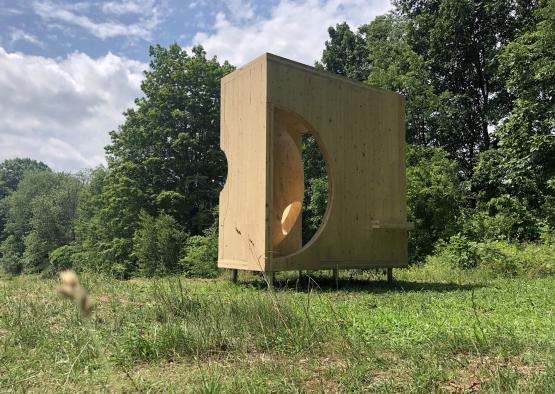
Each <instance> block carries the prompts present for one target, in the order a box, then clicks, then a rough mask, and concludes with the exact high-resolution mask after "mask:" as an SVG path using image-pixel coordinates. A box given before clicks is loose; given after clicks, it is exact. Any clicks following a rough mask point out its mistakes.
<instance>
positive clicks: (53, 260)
mask: <svg viewBox="0 0 555 394" xmlns="http://www.w3.org/2000/svg"><path fill="white" fill-rule="evenodd" d="M80 252H81V249H80V247H79V246H78V245H75V244H69V245H63V246H60V247H59V248H57V249H54V250H53V251H51V252H50V253H49V255H48V274H51V275H53V274H56V273H58V272H60V271H64V270H67V269H72V268H74V269H80V268H81V266H80V261H79V259H78V257H79V255H80Z"/></svg>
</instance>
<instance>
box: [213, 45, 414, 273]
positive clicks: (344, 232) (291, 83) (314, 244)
mask: <svg viewBox="0 0 555 394" xmlns="http://www.w3.org/2000/svg"><path fill="white" fill-rule="evenodd" d="M404 127H405V121H404V98H403V97H402V96H401V95H398V94H396V93H392V92H388V91H385V90H382V89H377V88H372V87H369V86H367V85H364V84H361V83H358V82H354V81H351V80H348V79H346V78H342V77H339V76H336V75H334V74H330V73H326V72H321V71H318V70H315V69H314V68H312V67H309V66H305V65H302V64H300V63H296V62H292V61H290V60H287V59H283V58H280V57H278V56H275V55H271V54H265V55H263V56H261V57H259V58H257V59H255V60H254V61H253V62H251V63H249V64H247V65H246V66H244V67H242V68H240V69H238V70H236V71H235V72H233V73H231V74H230V75H228V76H227V77H225V78H224V79H223V80H222V128H221V132H222V137H221V143H222V149H223V150H224V151H225V153H226V156H227V158H228V166H229V170H228V171H229V172H228V179H227V183H226V186H225V188H224V190H223V191H222V193H221V195H220V240H219V246H220V250H219V261H218V265H219V266H220V267H227V268H239V269H249V270H260V271H270V272H271V271H283V270H303V269H337V268H340V269H344V268H372V267H399V266H404V265H406V264H407V262H408V256H407V232H408V229H409V228H410V224H409V223H407V211H406V181H405V178H406V176H405V129H404ZM303 132H310V133H312V134H313V135H314V137H315V139H316V141H317V143H318V144H319V147H320V150H321V151H322V154H323V156H324V159H325V160H326V169H327V173H328V178H329V181H330V185H329V186H330V187H329V196H328V207H327V211H326V214H325V216H324V220H323V223H322V225H321V227H320V229H319V230H318V231H317V232H316V234H315V236H314V237H313V239H312V240H310V241H309V242H308V243H307V244H306V245H301V244H300V232H301V227H300V226H301V217H300V214H298V212H297V211H298V208H299V206H298V205H297V204H296V203H297V202H298V200H299V196H302V192H303V189H302V187H303V186H302V185H303V174H302V171H299V169H302V163H300V162H299V161H300V141H301V138H300V136H301V133H303ZM295 149H297V150H296V151H295ZM288 175H289V177H288ZM300 198H302V197H300ZM287 209H289V211H286V210H287ZM236 229H238V230H239V231H240V232H241V234H238V233H237V231H236ZM253 251H254V252H255V253H253Z"/></svg>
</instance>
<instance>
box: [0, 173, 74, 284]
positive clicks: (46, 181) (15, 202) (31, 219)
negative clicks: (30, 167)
mask: <svg viewBox="0 0 555 394" xmlns="http://www.w3.org/2000/svg"><path fill="white" fill-rule="evenodd" d="M80 187H81V183H80V181H79V180H78V179H77V178H75V177H74V176H72V175H68V174H63V173H54V172H51V171H40V172H31V173H28V174H27V175H26V176H25V177H24V178H23V179H22V180H21V182H20V183H19V186H18V188H17V190H16V191H14V192H12V193H11V194H10V195H9V196H8V197H7V198H6V226H5V235H6V239H5V240H4V241H3V242H2V243H1V244H0V252H1V253H2V258H1V259H0V264H1V265H2V266H3V267H4V269H5V270H6V271H9V272H12V273H19V272H28V273H31V272H38V271H41V270H43V269H44V268H45V267H46V266H47V264H48V254H49V252H51V251H52V250H54V249H56V248H57V247H59V246H61V245H65V244H69V243H71V242H73V241H74V240H75V232H74V218H75V212H76V208H77V200H78V195H79V190H80Z"/></svg>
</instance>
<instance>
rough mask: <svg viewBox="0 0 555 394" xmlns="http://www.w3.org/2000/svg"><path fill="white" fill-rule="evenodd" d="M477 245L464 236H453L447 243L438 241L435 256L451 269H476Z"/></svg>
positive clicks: (477, 261) (478, 258) (478, 256)
mask: <svg viewBox="0 0 555 394" xmlns="http://www.w3.org/2000/svg"><path fill="white" fill-rule="evenodd" d="M478 249H479V248H478V243H477V242H474V241H470V240H469V239H468V238H466V237H465V236H464V235H460V234H457V235H453V236H452V237H450V238H449V241H447V242H445V241H440V242H439V243H438V245H437V247H436V253H435V254H436V256H438V257H439V258H440V259H441V260H442V261H443V262H444V263H445V264H447V265H449V266H450V267H452V268H460V269H470V268H476V267H477V266H478V263H479V260H480V254H479V250H478Z"/></svg>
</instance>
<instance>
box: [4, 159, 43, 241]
mask: <svg viewBox="0 0 555 394" xmlns="http://www.w3.org/2000/svg"><path fill="white" fill-rule="evenodd" d="M35 171H50V168H48V166H47V165H46V164H44V163H43V162H38V161H35V160H31V159H19V158H18V159H8V160H4V161H3V162H2V163H0V240H2V239H3V238H4V234H3V232H4V225H5V222H4V221H5V218H4V216H5V210H6V207H5V201H4V199H5V197H7V196H8V195H9V194H10V193H12V192H13V191H14V190H16V189H17V185H19V182H20V181H21V180H22V179H23V178H24V177H25V175H27V174H28V173H30V172H35Z"/></svg>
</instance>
